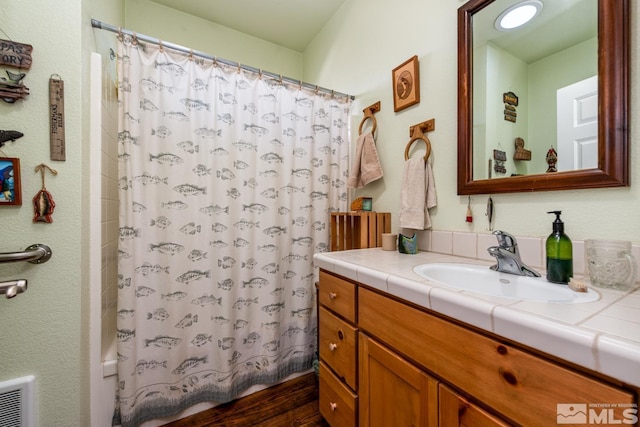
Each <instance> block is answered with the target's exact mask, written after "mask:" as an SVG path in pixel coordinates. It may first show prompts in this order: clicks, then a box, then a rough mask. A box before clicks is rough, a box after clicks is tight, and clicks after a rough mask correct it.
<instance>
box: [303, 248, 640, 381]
mask: <svg viewBox="0 0 640 427" xmlns="http://www.w3.org/2000/svg"><path fill="white" fill-rule="evenodd" d="M314 262H315V266H316V267H319V268H322V269H324V270H327V271H329V272H333V273H336V274H339V275H341V276H344V277H347V278H349V279H352V280H355V281H358V282H361V283H364V284H366V285H368V286H370V287H373V288H375V289H379V290H381V291H384V292H387V293H389V294H391V295H394V296H397V297H399V298H402V299H404V300H407V301H410V302H412V303H414V304H417V305H420V306H422V307H425V308H427V309H430V310H433V311H435V312H438V313H441V314H443V315H446V316H449V317H453V318H456V319H458V320H460V321H462V322H465V323H468V324H470V325H473V326H476V327H479V328H481V329H484V330H486V331H489V332H493V333H495V334H497V335H500V336H503V337H505V338H507V339H510V340H512V341H515V342H519V343H521V344H524V345H527V346H530V347H533V348H536V349H538V350H540V351H543V352H545V353H548V354H551V355H553V356H557V357H559V358H561V359H564V360H567V361H570V362H572V363H575V364H577V365H579V366H583V367H585V368H587V369H590V370H592V371H595V372H600V373H602V374H604V375H608V376H610V377H612V378H615V379H618V380H620V381H622V382H624V383H626V384H629V385H632V386H635V387H640V288H638V287H636V288H634V289H633V290H632V291H626V292H624V291H618V290H611V289H601V288H595V287H591V288H590V289H593V290H595V291H597V292H598V293H599V294H600V299H599V300H597V301H594V302H589V303H581V304H554V303H544V302H534V301H523V300H516V299H510V298H503V297H493V296H486V295H480V294H476V293H471V292H467V291H461V290H458V289H454V288H450V287H446V286H442V285H439V284H437V283H434V282H431V281H429V280H427V279H425V278H423V277H421V276H419V275H418V274H416V273H414V271H413V268H414V267H415V266H417V265H420V264H424V263H432V262H464V263H469V264H480V265H487V266H489V265H491V264H492V263H490V262H486V261H482V260H476V259H471V258H461V257H457V256H452V255H443V254H439V253H434V252H419V253H418V254H416V255H406V254H401V253H399V252H397V251H383V250H382V249H381V248H373V249H357V250H350V251H342V252H324V253H317V254H315V255H314ZM541 273H543V274H544V272H542V271H541Z"/></svg>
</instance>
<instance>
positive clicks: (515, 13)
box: [495, 0, 543, 31]
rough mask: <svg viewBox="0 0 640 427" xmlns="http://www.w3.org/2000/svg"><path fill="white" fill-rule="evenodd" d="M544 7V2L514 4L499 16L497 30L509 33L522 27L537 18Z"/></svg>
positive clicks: (531, 0) (534, 1)
mask: <svg viewBox="0 0 640 427" xmlns="http://www.w3.org/2000/svg"><path fill="white" fill-rule="evenodd" d="M542 6H543V5H542V2H541V1H538V0H528V1H523V2H521V3H517V4H514V5H513V6H511V7H509V8H508V9H506V10H505V11H504V12H502V13H501V14H500V16H498V19H496V24H495V25H496V29H497V30H499V31H509V30H513V29H515V28H518V27H521V26H523V25H524V24H526V23H527V22H529V21H531V20H532V19H533V18H535V17H536V16H537V15H538V14H539V13H540V12H541V11H542Z"/></svg>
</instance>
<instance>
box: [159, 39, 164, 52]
mask: <svg viewBox="0 0 640 427" xmlns="http://www.w3.org/2000/svg"><path fill="white" fill-rule="evenodd" d="M158 46H159V47H160V52H161V53H164V46H162V40H158Z"/></svg>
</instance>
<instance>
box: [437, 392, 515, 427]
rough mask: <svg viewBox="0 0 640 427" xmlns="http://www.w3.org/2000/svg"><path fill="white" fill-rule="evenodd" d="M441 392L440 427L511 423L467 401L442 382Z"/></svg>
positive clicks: (489, 426) (490, 426) (503, 426)
mask: <svg viewBox="0 0 640 427" xmlns="http://www.w3.org/2000/svg"><path fill="white" fill-rule="evenodd" d="M439 392H440V408H439V409H440V424H439V427H459V426H460V427H461V426H465V427H466V426H468V427H507V426H509V425H510V424H507V423H505V422H504V421H502V420H500V419H499V418H497V417H494V416H493V415H491V414H489V413H487V412H485V411H483V410H482V409H480V408H478V407H477V406H475V405H473V404H471V403H469V402H467V400H466V399H464V398H463V397H461V396H459V395H458V394H456V393H455V392H454V391H452V390H451V389H450V388H449V387H447V386H445V385H444V384H440V389H439Z"/></svg>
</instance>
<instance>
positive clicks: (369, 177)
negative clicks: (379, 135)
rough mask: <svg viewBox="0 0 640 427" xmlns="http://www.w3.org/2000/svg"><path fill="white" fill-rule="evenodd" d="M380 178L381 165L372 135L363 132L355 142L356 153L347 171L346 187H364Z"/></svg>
mask: <svg viewBox="0 0 640 427" xmlns="http://www.w3.org/2000/svg"><path fill="white" fill-rule="evenodd" d="M380 178H382V167H381V166H380V159H378V151H377V150H376V143H375V141H374V140H373V135H372V134H371V132H367V133H363V134H362V135H360V136H359V137H358V141H357V142H356V153H355V156H354V158H353V166H352V168H351V171H350V172H349V179H347V187H349V188H360V187H364V186H365V185H367V184H369V183H370V182H372V181H375V180H376V179H380Z"/></svg>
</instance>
